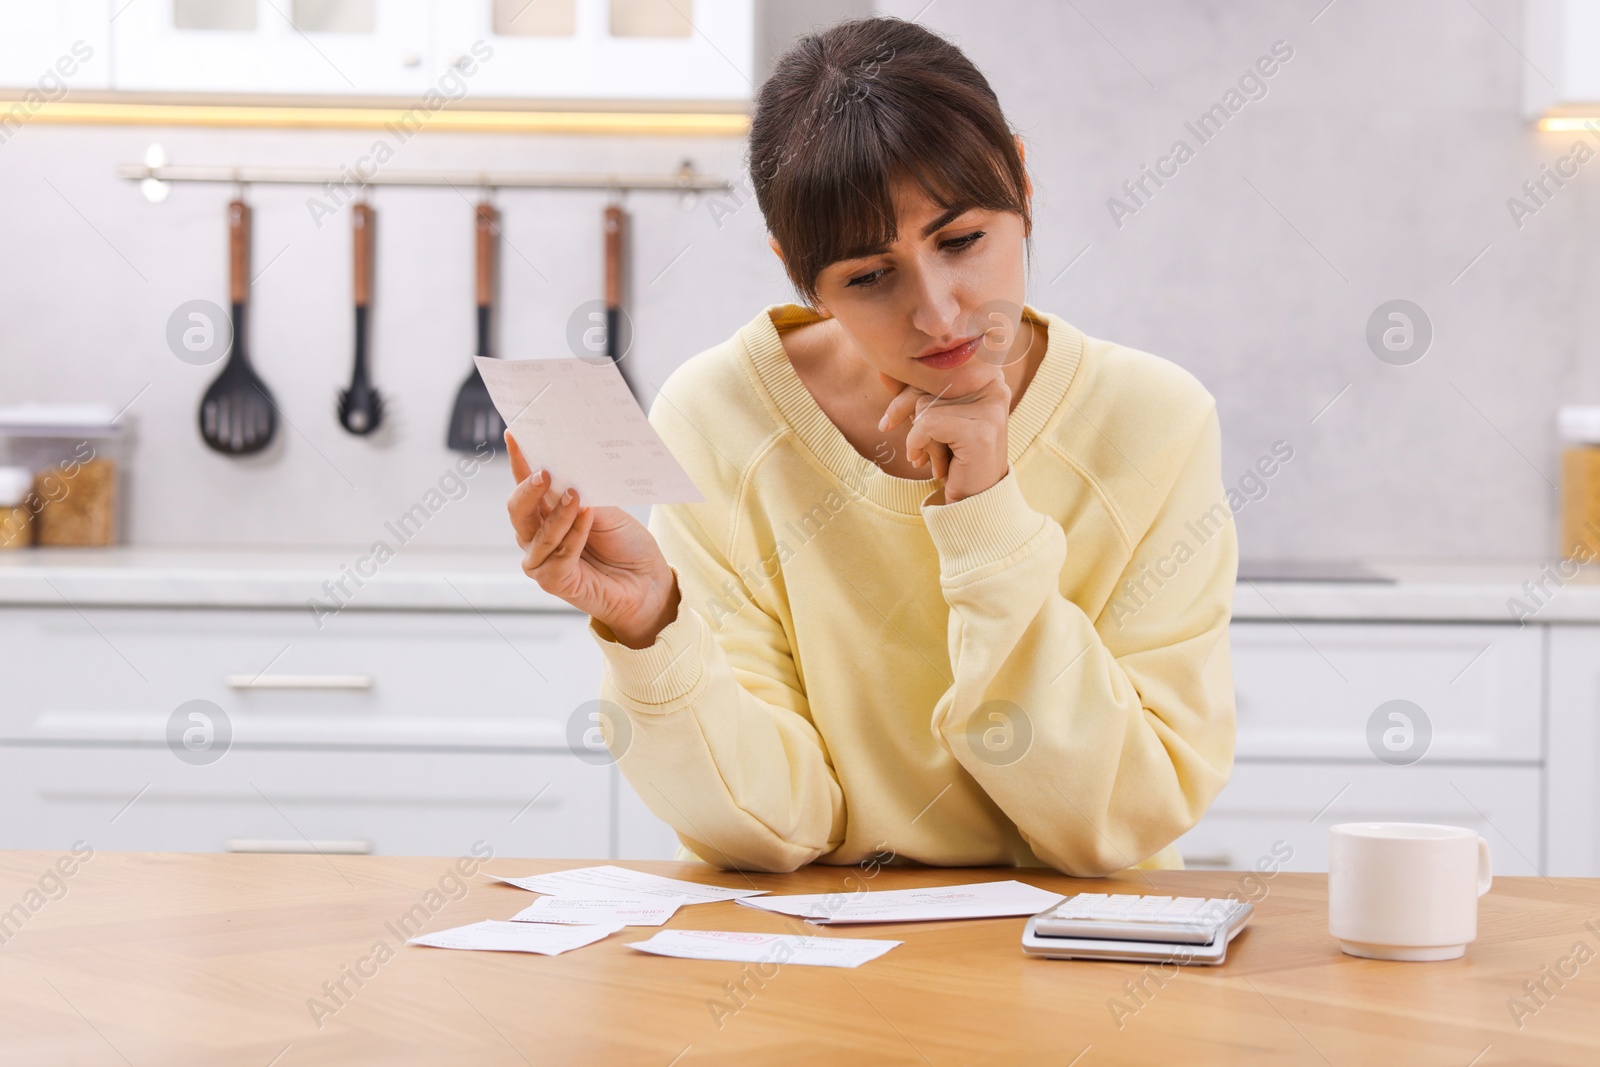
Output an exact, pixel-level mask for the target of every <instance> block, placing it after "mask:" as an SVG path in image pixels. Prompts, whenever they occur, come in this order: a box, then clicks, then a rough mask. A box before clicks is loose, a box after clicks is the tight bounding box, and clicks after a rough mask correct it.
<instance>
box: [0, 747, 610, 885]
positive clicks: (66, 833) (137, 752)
mask: <svg viewBox="0 0 1600 1067" xmlns="http://www.w3.org/2000/svg"><path fill="white" fill-rule="evenodd" d="M615 773H616V772H615V769H614V768H612V767H610V766H603V767H602V766H591V765H589V764H586V763H584V762H582V761H581V760H578V759H574V758H573V757H572V756H571V755H570V754H567V753H563V754H561V755H540V754H502V755H493V754H478V753H440V752H432V753H420V752H340V751H306V750H288V751H271V750H259V749H257V750H240V749H237V748H235V749H232V750H230V751H228V752H227V753H226V754H225V755H224V756H223V757H222V758H221V759H219V760H218V761H216V762H215V763H211V764H207V765H204V766H194V765H190V764H187V763H183V762H181V761H180V760H178V759H177V758H176V757H174V756H173V754H172V753H171V752H168V751H167V750H166V749H165V748H164V747H163V748H160V749H155V748H132V747H110V746H107V747H91V746H82V747H77V746H54V745H14V744H0V811H3V812H4V816H3V818H0V848H26V849H63V848H68V847H70V846H71V844H72V843H73V842H74V841H77V840H79V839H82V840H84V841H87V842H88V843H89V844H90V845H91V846H93V847H94V848H96V849H112V850H117V851H125V850H126V851H158V852H159V851H167V852H170V851H176V852H220V851H225V850H227V849H228V848H229V847H230V842H231V843H233V845H234V847H236V848H238V849H240V850H255V849H258V848H262V847H265V848H267V849H268V850H280V849H278V848H276V847H275V846H274V845H273V843H274V842H284V843H286V846H285V847H287V846H296V847H297V848H298V849H300V850H311V848H312V846H313V845H314V846H315V847H316V848H318V849H321V850H323V851H339V850H345V849H347V848H348V849H351V850H354V849H359V848H360V846H363V845H365V846H368V849H369V850H370V851H371V852H373V853H377V854H383V855H439V856H444V855H454V856H459V855H463V854H465V853H466V852H467V851H468V850H469V849H470V848H471V846H472V843H473V842H474V841H479V840H481V841H485V842H487V843H488V844H489V845H490V846H492V847H493V848H494V852H495V855H497V856H545V857H575V858H601V857H606V856H609V855H610V854H611V825H612V810H611V809H612V797H613V795H614V793H615V789H614V785H613V783H612V781H611V778H612V776H613V775H614V774H615ZM308 842H309V844H308Z"/></svg>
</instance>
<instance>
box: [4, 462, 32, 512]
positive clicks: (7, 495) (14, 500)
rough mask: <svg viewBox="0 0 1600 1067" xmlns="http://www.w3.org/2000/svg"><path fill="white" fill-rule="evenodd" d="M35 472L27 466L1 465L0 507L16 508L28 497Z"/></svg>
mask: <svg viewBox="0 0 1600 1067" xmlns="http://www.w3.org/2000/svg"><path fill="white" fill-rule="evenodd" d="M32 488H33V472H32V471H30V470H29V469H28V468H27V467H0V508H14V507H16V506H17V505H18V504H20V503H22V502H23V501H24V500H26V499H28V492H29V491H30V490H31V489H32Z"/></svg>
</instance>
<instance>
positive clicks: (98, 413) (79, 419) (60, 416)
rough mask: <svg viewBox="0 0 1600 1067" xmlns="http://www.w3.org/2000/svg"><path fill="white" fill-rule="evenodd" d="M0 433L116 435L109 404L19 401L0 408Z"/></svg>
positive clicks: (116, 425)
mask: <svg viewBox="0 0 1600 1067" xmlns="http://www.w3.org/2000/svg"><path fill="white" fill-rule="evenodd" d="M0 434H5V435H8V436H11V437H79V438H82V437H95V438H105V437H120V436H122V425H121V423H119V422H118V421H117V409H116V408H114V407H112V406H111V405H110V404H19V405H16V406H14V407H5V408H0Z"/></svg>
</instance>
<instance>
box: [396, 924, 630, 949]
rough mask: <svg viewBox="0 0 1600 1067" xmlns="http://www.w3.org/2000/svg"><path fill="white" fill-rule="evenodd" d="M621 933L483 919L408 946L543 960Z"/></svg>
mask: <svg viewBox="0 0 1600 1067" xmlns="http://www.w3.org/2000/svg"><path fill="white" fill-rule="evenodd" d="M620 929H622V926H621V924H612V925H610V926H557V925H555V924H550V925H546V924H544V923H514V922H503V921H501V920H500V919H485V920H483V921H482V922H477V923H470V924H468V925H466V926H457V927H453V928H451V929H449V930H440V931H439V932H437V933H433V934H423V935H422V936H421V937H413V938H412V939H411V940H410V941H409V942H407V944H411V945H426V946H428V947H429V948H466V949H477V950H479V951H483V952H537V953H539V954H540V955H544V956H559V955H561V954H562V953H563V952H567V951H569V950H571V949H575V948H582V947H583V946H584V945H592V944H594V943H595V942H596V941H599V940H602V939H603V938H605V937H608V936H609V935H611V934H614V933H616V932H617V931H618V930H620Z"/></svg>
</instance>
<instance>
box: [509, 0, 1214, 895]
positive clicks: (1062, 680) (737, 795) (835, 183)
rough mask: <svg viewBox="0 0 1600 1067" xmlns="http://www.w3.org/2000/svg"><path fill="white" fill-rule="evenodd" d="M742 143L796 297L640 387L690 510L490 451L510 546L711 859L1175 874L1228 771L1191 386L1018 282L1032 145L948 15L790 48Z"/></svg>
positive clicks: (676, 819)
mask: <svg viewBox="0 0 1600 1067" xmlns="http://www.w3.org/2000/svg"><path fill="white" fill-rule="evenodd" d="M749 156H750V171H751V178H752V182H753V184H754V188H755V193H756V197H757V200H758V202H759V204H760V207H761V210H762V212H763V214H764V216H765V218H766V222H767V226H768V229H769V231H770V235H771V236H770V237H769V242H770V243H771V245H772V248H773V251H774V252H776V253H777V254H778V255H779V257H780V258H781V259H782V261H783V264H784V268H785V270H786V272H787V273H788V275H789V278H790V279H791V280H792V282H793V283H794V286H795V288H796V289H797V290H798V292H799V293H800V294H801V295H802V296H803V297H804V298H805V300H806V304H804V305H800V304H783V305H774V306H772V307H769V308H766V309H765V310H763V311H762V312H761V313H760V314H758V315H757V316H756V317H755V318H754V319H753V320H752V321H751V322H750V323H748V324H747V325H746V326H744V327H743V328H742V329H741V330H739V332H738V333H737V334H735V335H734V336H733V337H731V338H729V339H728V340H727V341H725V342H723V343H722V344H719V345H717V346H716V347H714V348H712V349H709V350H708V351H705V352H702V353H700V354H699V355H697V356H695V357H694V358H692V359H690V360H689V361H688V362H687V363H685V364H684V365H682V366H681V367H679V368H678V369H677V370H676V371H674V372H673V373H672V375H671V376H670V377H669V378H668V379H667V381H666V383H665V384H664V386H663V387H662V389H661V392H660V394H659V396H658V397H657V399H656V401H655V402H654V404H653V405H652V410H651V413H650V421H651V423H652V425H653V426H655V427H656V429H657V430H658V432H659V433H660V434H661V436H662V438H663V439H664V440H665V441H666V443H667V444H668V445H669V447H670V448H671V449H672V451H673V453H674V455H675V456H676V457H677V458H678V460H679V462H681V463H682V464H683V465H684V467H685V468H686V469H687V471H688V472H689V474H690V475H691V476H692V477H693V479H694V481H695V484H696V485H697V486H698V487H699V488H700V490H701V492H702V494H703V495H704V497H705V500H704V502H701V503H695V504H673V505H657V506H655V507H654V508H653V509H652V511H651V513H650V519H649V524H648V527H646V526H645V525H641V524H640V523H639V522H638V521H637V520H635V519H633V518H632V517H631V516H630V515H628V514H627V513H626V512H625V511H623V510H621V509H619V508H614V507H599V508H586V507H584V506H583V502H582V501H581V500H577V499H568V500H565V501H561V502H557V501H554V500H552V501H546V500H545V499H544V498H545V496H546V491H547V489H548V488H549V484H550V482H549V477H548V475H547V474H546V472H544V471H537V472H531V473H530V469H529V464H528V463H527V462H526V461H525V460H524V458H523V457H522V455H521V454H520V453H519V452H518V450H517V448H516V445H515V444H514V443H512V444H511V445H510V447H511V458H512V470H513V474H514V476H515V477H516V479H517V482H518V484H517V486H516V489H515V490H514V491H513V492H512V494H511V498H510V501H509V505H508V507H509V510H510V513H511V519H512V524H513V526H514V527H515V529H516V534H517V540H518V544H519V545H520V546H521V547H522V548H523V550H524V551H525V552H526V557H525V560H524V562H523V569H524V570H525V571H526V572H527V573H528V574H529V575H530V576H531V577H533V578H534V579H535V580H536V581H538V582H539V584H540V585H541V586H542V587H543V588H544V589H546V590H547V591H549V592H551V593H553V594H555V595H556V596H559V597H561V598H562V599H564V600H566V601H567V602H569V603H571V604H573V605H574V606H576V607H578V608H580V609H582V610H583V611H585V612H587V613H588V614H589V616H590V623H589V627H590V630H591V632H592V633H593V634H594V636H595V639H596V641H597V642H598V643H599V645H600V648H601V650H602V651H603V653H604V657H605V675H604V681H603V686H602V693H601V695H602V697H603V698H604V699H605V700H606V701H610V702H612V703H613V704H615V705H617V706H618V708H620V709H621V710H618V711H615V712H614V713H613V721H611V722H610V723H609V724H608V727H609V728H608V732H607V734H608V735H607V743H608V744H609V745H610V746H611V750H612V752H613V754H614V755H615V756H616V757H617V762H618V766H620V767H621V769H622V772H623V774H624V775H625V776H626V777H627V778H628V780H629V781H630V782H631V783H632V785H633V786H634V788H635V789H637V790H638V792H639V794H640V796H641V797H642V798H643V799H644V802H645V803H646V805H648V806H649V808H650V810H652V811H653V812H655V814H656V815H658V816H659V817H661V818H662V819H664V820H665V821H666V822H667V823H669V824H670V825H671V826H672V827H673V828H674V829H675V830H676V831H677V834H678V837H679V839H680V841H681V842H682V844H683V845H684V846H685V848H684V849H683V850H681V851H680V852H679V858H681V859H694V858H699V859H702V860H704V861H706V862H708V863H711V864H715V865H717V866H721V867H728V868H740V869H749V870H762V871H788V870H793V869H794V868H796V867H798V866H800V865H802V864H805V863H809V862H812V861H817V862H822V863H833V864H853V863H858V862H862V861H863V860H867V859H870V858H873V857H879V858H881V857H883V856H885V855H892V856H894V857H896V858H898V859H900V860H903V861H916V862H921V863H926V864H943V865H962V866H965V865H984V864H1008V865H1018V866H1039V865H1041V864H1048V865H1050V866H1053V867H1055V868H1058V869H1059V870H1061V871H1064V872H1066V873H1069V874H1075V875H1102V874H1107V873H1110V872H1113V871H1117V870H1121V869H1124V868H1127V867H1130V866H1135V867H1147V868H1154V867H1181V866H1182V863H1181V860H1180V859H1179V857H1178V854H1177V852H1176V850H1175V848H1174V847H1173V845H1172V842H1173V841H1174V840H1175V839H1176V838H1177V837H1178V836H1179V835H1180V834H1182V833H1183V832H1184V831H1185V830H1187V829H1188V828H1189V827H1191V826H1192V825H1194V823H1195V822H1196V821H1197V820H1198V819H1199V818H1200V816H1201V814H1202V813H1203V812H1204V811H1205V809H1206V807H1207V805H1208V804H1210V802H1211V801H1212V799H1213V798H1214V797H1215V796H1216V794H1217V792H1218V791H1219V790H1220V789H1221V788H1222V786H1223V784H1224V783H1225V782H1226V781H1227V778H1228V774H1229V772H1230V771H1231V769H1232V763H1233V741H1234V708H1233V682H1232V672H1231V665H1230V658H1229V650H1228V639H1227V626H1228V620H1229V612H1230V606H1231V603H1232V596H1233V584H1234V577H1235V568H1236V563H1237V548H1236V542H1235V539H1234V527H1233V522H1232V515H1231V513H1230V511H1229V509H1228V507H1227V504H1226V503H1225V502H1224V497H1223V491H1222V483H1221V478H1220V472H1219V447H1220V446H1219V434H1218V427H1217V418H1216V409H1215V404H1214V402H1213V400H1212V398H1211V396H1210V394H1209V393H1207V392H1206V391H1205V389H1203V388H1202V387H1201V386H1200V384H1199V383H1198V382H1197V381H1195V379H1194V378H1193V377H1191V376H1190V375H1189V374H1188V373H1187V372H1185V371H1183V370H1181V369H1179V368H1178V367H1177V366H1175V365H1173V364H1171V363H1168V362H1166V361H1165V360H1162V359H1159V358H1157V357H1155V356H1151V355H1148V354H1145V353H1142V352H1138V351H1134V350H1132V349H1128V348H1125V347H1121V346H1119V345H1116V344H1113V343H1111V342H1108V341H1101V340H1097V339H1094V338H1090V337H1086V336H1085V335H1084V334H1083V333H1081V332H1080V331H1079V330H1077V329H1076V328H1074V327H1073V326H1072V325H1071V324H1070V323H1068V322H1066V321H1065V320H1063V319H1061V318H1059V317H1057V316H1055V315H1053V314H1050V313H1047V312H1040V311H1037V310H1035V309H1033V308H1032V307H1031V306H1026V305H1024V303H1023V299H1024V286H1025V280H1026V278H1025V269H1024V251H1025V247H1026V245H1027V242H1028V237H1029V233H1030V230H1031V218H1030V198H1031V194H1032V187H1031V184H1030V183H1029V181H1028V178H1027V176H1026V174H1025V172H1024V169H1023V148H1022V144H1021V142H1020V140H1019V139H1018V138H1016V137H1014V136H1013V135H1012V134H1011V133H1010V129H1009V127H1008V125H1007V123H1006V120H1005V118H1004V116H1003V114H1002V113H1001V110H1000V107H999V103H998V101H997V100H996V99H995V96H994V94H993V92H992V91H991V90H990V88H989V85H988V83H987V81H986V80H985V79H984V77H983V76H982V75H981V74H980V73H979V72H978V71H977V70H976V69H975V68H974V67H973V66H972V64H971V63H970V62H969V61H968V60H967V59H966V57H965V56H964V55H963V54H962V53H961V52H960V50H959V49H957V48H955V47H954V46H953V45H951V44H950V43H949V42H947V41H946V40H944V39H943V38H941V37H939V36H937V35H935V34H933V33H931V32H929V31H927V30H924V29H922V28H920V27H918V26H916V25H914V24H912V23H908V22H904V21H901V20H898V19H892V18H872V19H865V20H856V21H850V22H844V23H841V24H838V25H836V26H834V27H832V28H830V29H828V30H826V31H823V32H821V33H817V34H814V35H812V36H809V37H806V38H804V39H802V40H800V41H799V42H798V43H797V44H796V45H795V46H794V47H793V48H792V49H791V50H790V51H788V52H787V53H786V54H785V55H783V56H782V57H781V58H780V59H779V60H778V62H777V64H776V66H775V68H774V71H773V73H772V75H771V77H770V78H769V79H768V80H767V82H766V83H765V84H764V85H763V86H762V88H761V90H760V94H759V96H758V99H757V102H756V108H755V114H754V118H753V121H752V125H751V131H750V148H749ZM536 459H537V457H535V460H536ZM568 495H569V496H571V495H573V494H568ZM552 504H554V506H553V507H552Z"/></svg>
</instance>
